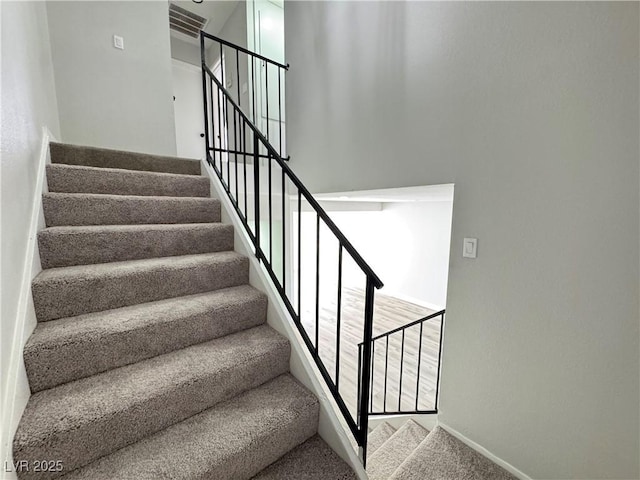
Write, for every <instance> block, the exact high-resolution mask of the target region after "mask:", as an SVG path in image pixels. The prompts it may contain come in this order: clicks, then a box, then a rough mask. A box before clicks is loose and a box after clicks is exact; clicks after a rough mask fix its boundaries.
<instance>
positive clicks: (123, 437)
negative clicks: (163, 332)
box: [14, 342, 315, 480]
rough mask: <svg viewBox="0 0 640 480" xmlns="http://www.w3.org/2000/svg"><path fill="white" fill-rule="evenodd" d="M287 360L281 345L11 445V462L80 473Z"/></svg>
mask: <svg viewBox="0 0 640 480" xmlns="http://www.w3.org/2000/svg"><path fill="white" fill-rule="evenodd" d="M289 354H290V349H289V347H288V344H286V342H284V343H283V344H282V345H281V348H278V349H274V350H272V351H270V352H268V353H267V354H265V355H262V356H255V357H252V358H249V359H248V361H247V362H246V363H243V364H238V365H236V367H235V368H233V369H231V370H227V371H224V372H220V373H219V374H217V375H211V376H208V377H204V378H200V379H198V381H196V382H192V383H189V384H188V385H184V384H183V385H175V386H174V388H173V389H172V390H170V391H166V392H164V394H163V395H159V396H156V397H153V398H152V399H150V400H146V401H142V402H140V403H139V404H137V405H136V407H135V408H132V409H129V410H126V411H121V412H119V413H118V414H117V415H114V416H109V417H107V418H99V417H98V418H97V419H96V420H95V421H93V422H91V423H89V424H86V425H79V426H78V428H74V429H73V430H69V431H64V432H61V433H59V434H57V435H53V436H51V437H49V438H46V439H44V440H41V441H39V442H37V443H34V444H24V445H19V446H15V445H14V458H16V459H22V460H25V459H31V460H36V459H48V458H52V459H56V460H61V461H62V463H63V465H64V467H65V471H67V472H68V471H71V470H73V469H76V468H79V467H82V466H84V465H87V464H89V463H90V462H92V461H94V460H96V459H98V458H100V457H102V456H104V455H108V454H110V453H112V452H114V451H116V450H118V449H120V448H123V447H125V446H127V445H129V444H131V443H134V442H136V441H138V440H140V439H142V438H144V437H147V436H149V435H151V434H153V433H155V432H157V431H159V430H162V429H164V428H167V427H169V426H170V425H173V424H175V423H177V422H180V421H182V420H184V419H186V418H189V417H191V416H193V415H195V414H197V413H199V412H201V411H203V410H205V409H207V408H210V407H212V406H213V405H215V404H216V403H218V402H222V401H224V400H227V399H230V398H232V397H234V396H236V395H238V394H240V393H242V392H243V391H246V390H248V389H251V388H255V387H257V386H259V385H261V384H263V383H265V382H267V381H269V380H271V379H273V378H275V377H276V376H278V375H281V374H283V373H285V372H287V371H288V369H289ZM314 428H315V425H314ZM58 476H60V475H59V474H56V473H48V474H37V473H34V472H23V473H22V474H20V475H19V478H20V480H27V479H38V480H42V479H51V478H55V477H58Z"/></svg>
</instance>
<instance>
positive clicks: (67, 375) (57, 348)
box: [24, 295, 267, 392]
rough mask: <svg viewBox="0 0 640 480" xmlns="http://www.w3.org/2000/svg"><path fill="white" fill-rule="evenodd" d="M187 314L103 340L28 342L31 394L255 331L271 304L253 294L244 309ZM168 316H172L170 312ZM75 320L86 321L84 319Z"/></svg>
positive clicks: (214, 306)
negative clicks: (159, 356) (36, 343)
mask: <svg viewBox="0 0 640 480" xmlns="http://www.w3.org/2000/svg"><path fill="white" fill-rule="evenodd" d="M121 310H123V309H121ZM188 312H189V315H182V316H180V315H178V316H177V318H175V319H171V321H167V322H164V323H152V324H149V325H144V326H142V327H141V328H140V329H138V330H133V331H123V332H118V333H116V334H113V333H110V334H108V335H105V336H100V337H94V336H91V335H87V336H86V337H81V338H74V339H64V340H60V342H59V343H50V344H47V345H46V346H42V345H39V346H32V345H30V344H29V343H28V344H27V346H26V347H25V352H24V361H25V366H26V369H27V375H28V378H29V385H30V386H31V391H32V392H38V391H40V390H44V389H47V388H52V387H55V386H56V385H60V384H62V383H66V382H70V381H73V380H78V379H80V378H84V377H88V376H90V375H95V374H97V373H100V372H105V371H107V370H110V369H113V368H117V367H121V366H124V365H128V364H131V363H135V362H139V361H141V360H144V359H147V358H151V357H154V356H156V355H161V354H164V353H168V352H172V351H175V350H178V349H180V348H184V347H187V346H189V345H195V344H198V343H203V342H206V341H209V340H212V339H214V338H220V337H223V336H225V335H228V334H231V333H234V332H239V331H241V330H246V329H248V328H252V327H255V326H257V325H260V324H262V323H264V322H265V320H266V312H267V299H266V297H265V296H263V295H254V296H253V297H252V298H249V299H248V300H247V301H246V302H244V303H241V304H232V305H227V304H222V305H220V304H211V305H206V304H205V305H202V308H200V309H199V311H195V312H194V311H193V310H188ZM114 315H117V312H114ZM166 315H167V316H170V315H171V312H168V313H167V314H166ZM70 320H71V319H70ZM73 320H75V321H83V318H82V317H74V318H73ZM38 328H40V327H38Z"/></svg>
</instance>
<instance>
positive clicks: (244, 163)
mask: <svg viewBox="0 0 640 480" xmlns="http://www.w3.org/2000/svg"><path fill="white" fill-rule="evenodd" d="M241 143H242V169H243V178H244V219H245V220H246V221H247V223H248V222H249V217H248V213H247V122H246V121H245V119H244V118H243V119H242V142H241Z"/></svg>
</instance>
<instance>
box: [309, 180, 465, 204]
mask: <svg viewBox="0 0 640 480" xmlns="http://www.w3.org/2000/svg"><path fill="white" fill-rule="evenodd" d="M314 196H315V197H316V198H317V199H318V200H331V201H336V202H340V201H343V202H380V203H396V202H451V201H453V183H449V184H445V185H425V186H421V187H404V188H384V189H379V190H361V191H358V192H335V193H321V194H317V195H314Z"/></svg>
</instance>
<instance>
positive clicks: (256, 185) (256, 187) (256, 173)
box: [253, 132, 260, 259]
mask: <svg viewBox="0 0 640 480" xmlns="http://www.w3.org/2000/svg"><path fill="white" fill-rule="evenodd" d="M258 150H259V146H258V134H257V133H255V132H254V133H253V192H254V194H255V199H254V208H255V217H256V218H255V229H256V257H258V259H260V255H259V252H260V168H259V160H260V159H259V157H258V155H259V153H258Z"/></svg>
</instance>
